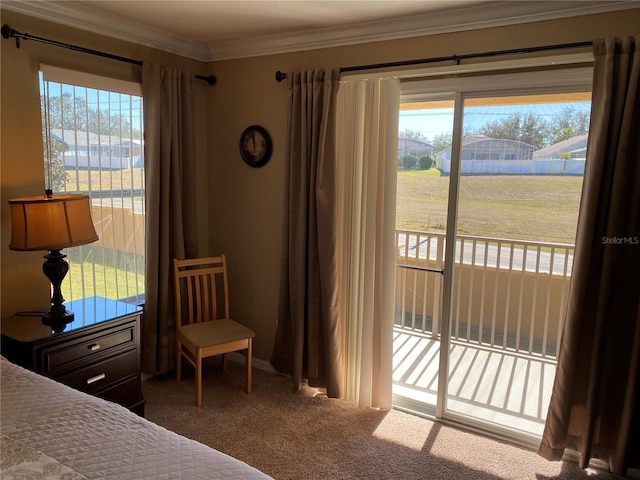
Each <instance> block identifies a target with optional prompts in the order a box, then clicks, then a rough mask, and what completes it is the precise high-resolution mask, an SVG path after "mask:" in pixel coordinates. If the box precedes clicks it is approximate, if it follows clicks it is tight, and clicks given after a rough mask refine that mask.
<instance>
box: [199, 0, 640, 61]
mask: <svg viewBox="0 0 640 480" xmlns="http://www.w3.org/2000/svg"><path fill="white" fill-rule="evenodd" d="M632 8H636V9H637V8H640V2H638V1H635V0H634V1H606V0H605V1H596V2H576V1H537V2H521V1H511V2H493V3H491V4H483V5H473V6H469V7H461V8H457V9H449V10H444V11H439V12H430V13H425V14H421V15H412V16H407V17H399V18H392V19H388V20H382V21H376V22H366V23H358V24H352V25H349V26H346V27H345V26H342V27H335V28H326V29H317V30H313V31H310V32H309V31H299V32H296V33H288V34H286V35H270V36H263V37H254V38H249V39H242V40H234V41H229V42H224V43H218V44H216V45H209V47H210V50H211V60H230V59H234V58H243V57H251V56H261V55H273V54H281V53H290V52H295V51H305V50H315V49H320V48H330V47H338V46H344V45H357V44H363V43H370V42H379V41H384V40H398V39H403V38H412V37H421V36H428V35H436V34H443V33H453V32H460V31H466V30H478V29H483V28H491V27H500V26H506V25H516V24H522V23H530V22H538V21H544V20H553V19H559V18H567V17H576V16H580V15H590V14H598V13H606V12H611V11H616V10H625V9H632ZM585 40H591V38H587V39H585Z"/></svg>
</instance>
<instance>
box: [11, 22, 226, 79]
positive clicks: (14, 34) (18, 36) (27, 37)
mask: <svg viewBox="0 0 640 480" xmlns="http://www.w3.org/2000/svg"><path fill="white" fill-rule="evenodd" d="M2 37H3V38H11V37H14V38H15V39H16V48H20V39H24V40H34V41H36V42H40V43H46V44H47V45H53V46H56V47H62V48H67V49H69V50H74V51H76V52H82V53H88V54H90V55H97V56H98V57H104V58H110V59H111V60H118V61H119V62H125V63H131V64H133V65H138V66H140V67H141V66H142V60H134V59H132V58H126V57H120V56H118V55H113V54H111V53H105V52H100V51H98V50H91V49H90V48H84V47H78V46H77V45H70V44H68V43H62V42H58V41H56V40H50V39H48V38H42V37H36V36H34V35H29V34H28V33H20V32H18V31H17V30H14V29H13V28H11V27H10V26H9V25H7V24H4V25H2ZM195 77H196V78H197V79H199V80H204V81H205V82H207V83H208V84H209V85H215V83H216V80H217V79H216V77H215V75H208V76H205V75H196V76H195Z"/></svg>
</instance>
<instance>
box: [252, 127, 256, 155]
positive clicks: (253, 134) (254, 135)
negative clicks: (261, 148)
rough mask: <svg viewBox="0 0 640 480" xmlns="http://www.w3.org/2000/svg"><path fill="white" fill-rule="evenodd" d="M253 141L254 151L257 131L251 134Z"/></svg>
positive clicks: (254, 149)
mask: <svg viewBox="0 0 640 480" xmlns="http://www.w3.org/2000/svg"><path fill="white" fill-rule="evenodd" d="M251 141H252V142H253V151H254V152H255V151H256V132H253V133H252V134H251Z"/></svg>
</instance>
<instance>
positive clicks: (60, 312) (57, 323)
mask: <svg viewBox="0 0 640 480" xmlns="http://www.w3.org/2000/svg"><path fill="white" fill-rule="evenodd" d="M73 319H74V314H73V312H72V311H71V310H67V309H66V308H65V306H64V305H52V306H51V309H50V310H49V311H48V312H47V313H45V314H44V315H43V316H42V323H43V324H44V325H48V326H49V327H51V330H53V331H54V332H55V333H60V332H62V331H63V330H64V329H65V327H66V326H67V324H68V323H71V322H73Z"/></svg>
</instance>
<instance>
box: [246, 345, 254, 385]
mask: <svg viewBox="0 0 640 480" xmlns="http://www.w3.org/2000/svg"><path fill="white" fill-rule="evenodd" d="M252 356H253V338H250V339H249V345H248V347H247V393H251V358H252Z"/></svg>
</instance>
